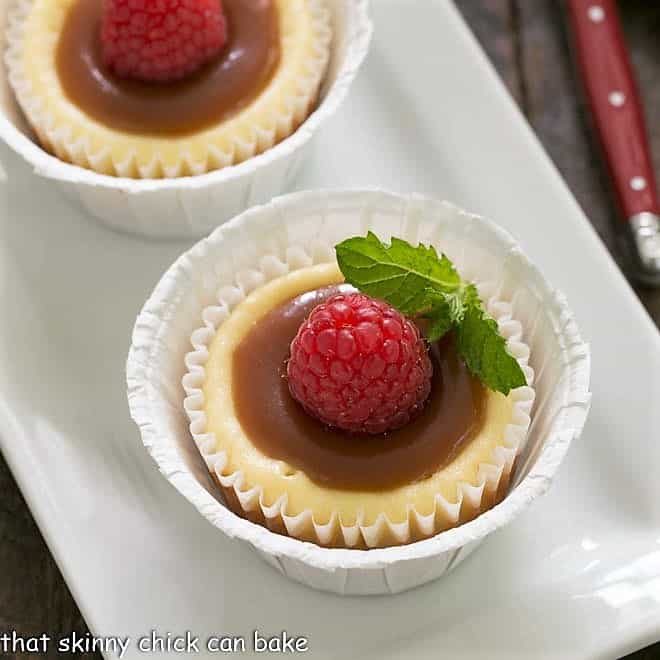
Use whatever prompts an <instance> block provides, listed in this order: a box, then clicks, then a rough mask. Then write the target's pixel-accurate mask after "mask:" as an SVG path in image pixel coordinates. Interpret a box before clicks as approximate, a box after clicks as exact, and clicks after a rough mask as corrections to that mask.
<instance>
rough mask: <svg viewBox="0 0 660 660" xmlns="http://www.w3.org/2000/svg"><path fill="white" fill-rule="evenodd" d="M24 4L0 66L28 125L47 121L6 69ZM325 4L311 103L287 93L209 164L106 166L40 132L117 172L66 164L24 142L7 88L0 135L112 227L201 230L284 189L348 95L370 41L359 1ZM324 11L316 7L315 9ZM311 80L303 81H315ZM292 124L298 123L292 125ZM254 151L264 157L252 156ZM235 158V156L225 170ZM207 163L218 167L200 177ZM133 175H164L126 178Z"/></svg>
mask: <svg viewBox="0 0 660 660" xmlns="http://www.w3.org/2000/svg"><path fill="white" fill-rule="evenodd" d="M317 1H318V0H312V2H317ZM8 4H9V3H8ZM30 4H31V0H16V4H13V5H10V6H11V7H13V10H12V11H13V12H14V16H13V19H12V21H11V23H10V25H9V26H8V28H7V32H6V34H5V35H4V37H5V40H8V41H9V46H10V47H9V49H8V51H7V61H8V62H7V63H8V64H9V65H10V66H11V68H12V70H14V76H13V80H12V82H13V83H14V84H15V86H16V87H17V88H18V90H19V95H20V96H21V97H22V98H21V101H22V104H23V106H24V107H26V108H28V114H34V115H35V116H34V117H33V124H35V125H39V126H45V127H48V126H50V124H49V122H48V118H44V117H40V118H39V119H38V120H37V119H36V117H37V115H39V103H38V102H37V101H35V100H34V99H31V97H30V90H29V88H28V86H26V85H25V83H24V82H21V80H20V79H19V78H20V76H17V75H16V73H15V69H16V67H15V66H13V65H12V63H15V56H16V52H17V49H18V48H19V44H20V40H21V26H22V16H24V14H25V11H27V9H28V8H29V6H30ZM327 7H328V8H329V9H330V10H331V14H332V16H331V19H332V30H333V37H332V45H331V55H330V62H329V65H328V67H327V72H326V76H325V79H324V82H323V85H322V88H321V93H320V99H319V104H318V107H317V108H316V110H314V112H312V113H311V115H309V117H308V118H307V119H305V117H307V114H308V111H309V103H310V99H309V94H302V91H301V94H300V95H299V96H298V97H296V98H295V99H291V101H292V102H291V103H290V104H289V106H288V109H287V113H286V114H287V116H282V117H279V118H278V119H277V121H275V122H274V124H273V125H272V126H269V127H266V128H267V129H268V130H261V129H260V130H258V131H257V130H255V131H254V132H253V134H252V136H253V139H251V140H247V141H245V140H243V141H241V143H240V144H235V145H233V146H234V148H232V149H231V150H229V151H230V152H231V153H230V152H225V151H220V150H217V149H216V150H214V149H210V150H209V153H208V154H207V155H208V159H207V160H204V159H202V161H203V162H202V161H200V160H199V159H196V160H195V159H192V158H188V159H185V158H184V159H183V161H182V162H181V163H180V164H179V165H180V166H177V167H175V168H163V167H162V164H160V163H159V161H158V159H154V160H152V161H151V162H149V163H142V164H138V163H136V162H135V159H134V158H130V157H129V158H127V159H125V161H122V162H115V163H114V164H110V163H106V162H105V161H106V160H107V154H105V153H100V152H94V153H92V152H91V151H90V143H89V142H87V141H85V140H73V141H72V139H71V136H70V135H69V134H68V132H67V131H66V130H60V129H59V128H57V129H55V128H54V129H53V130H52V131H48V130H41V131H40V137H41V138H42V139H43V141H44V143H45V144H47V145H50V147H51V148H52V150H53V151H54V152H55V153H57V154H59V155H60V156H62V157H63V158H64V159H68V160H79V161H80V162H88V163H91V164H95V165H96V166H100V164H102V163H105V165H106V166H107V167H108V169H114V171H116V172H117V173H118V174H119V175H120V176H110V175H108V174H99V173H97V172H94V171H91V170H88V169H85V168H84V167H79V166H77V165H72V164H69V163H67V162H64V160H60V159H59V158H57V157H55V156H52V155H50V154H49V153H48V152H47V151H45V150H44V149H42V148H41V147H40V146H39V145H38V144H37V143H36V142H35V141H33V140H31V139H30V136H31V132H30V131H29V130H26V129H25V125H24V122H23V121H21V120H20V118H18V119H17V117H20V113H19V112H17V107H16V102H15V99H14V98H13V96H12V95H11V94H5V95H4V96H3V98H2V99H1V100H2V107H1V108H0V109H1V111H2V113H1V114H2V116H0V137H1V138H2V139H4V140H5V142H6V143H7V144H8V145H9V146H10V147H11V148H12V149H14V150H15V151H16V152H17V153H18V154H19V155H21V156H23V157H24V158H25V159H26V160H27V161H28V162H29V163H30V164H31V165H32V166H33V167H34V170H35V172H36V173H37V174H39V175H41V176H44V177H47V178H49V179H52V180H54V181H56V182H57V183H58V184H59V185H60V187H62V188H63V189H64V191H65V192H66V193H67V194H69V195H70V196H71V197H73V199H74V200H75V201H77V202H79V203H80V204H82V206H83V207H84V208H85V210H87V211H88V212H89V213H91V214H92V215H93V216H95V217H97V218H99V219H100V220H102V221H103V222H105V223H106V224H108V225H110V226H112V227H113V228H115V229H119V230H122V231H127V232H131V233H136V234H141V235H145V236H152V237H166V238H167V237H170V238H176V237H179V238H187V237H191V236H201V235H204V234H206V233H208V231H209V230H210V229H212V228H214V227H216V226H217V225H219V224H221V223H222V222H224V221H226V220H227V219H229V218H231V217H233V216H234V215H236V214H237V213H240V212H241V211H243V210H244V209H246V208H248V207H249V206H252V205H254V204H257V203H262V202H265V201H267V200H269V199H270V198H271V197H273V196H274V195H277V194H279V193H281V192H282V191H283V190H284V189H285V188H286V187H287V186H289V185H290V184H291V182H292V180H293V178H294V177H295V175H296V174H297V172H298V169H299V167H300V164H301V161H302V158H303V157H304V155H305V152H306V149H305V147H306V146H307V145H308V143H309V140H310V138H311V137H312V135H313V134H314V133H315V132H316V130H317V129H318V127H319V126H320V125H321V124H322V122H323V121H325V120H326V119H327V118H328V117H329V116H331V115H332V114H333V113H334V112H335V111H336V110H337V108H338V107H339V105H340V103H341V101H342V100H343V99H344V97H345V96H346V93H347V91H348V88H349V86H350V84H351V82H352V80H353V78H354V77H355V75H356V73H357V71H358V69H359V67H360V65H361V63H362V61H363V59H364V57H365V55H366V52H367V50H368V45H369V41H370V37H371V31H372V26H371V22H370V20H369V17H368V13H367V0H332V2H329V3H327ZM5 11H7V9H6V8H5ZM322 14H323V12H322V11H321V7H320V6H319V12H318V15H319V16H321V15H322ZM4 18H5V20H6V18H7V17H6V16H5V17H4ZM320 64H323V63H320ZM324 68H325V67H324ZM2 76H3V77H4V80H2V81H0V84H2V85H3V86H4V85H6V82H7V66H5V67H3V68H2ZM312 77H313V76H310V79H309V85H311V86H317V81H314V80H312ZM303 91H304V90H303ZM308 91H309V90H308ZM300 122H303V123H302V124H301V125H299V126H298V124H300ZM296 126H298V128H297V129H296V130H295V131H294V132H293V133H292V134H291V135H290V136H289V137H287V138H285V139H283V140H281V141H278V140H280V139H281V137H282V135H284V134H286V133H287V132H290V130H291V129H292V128H295V127H296ZM272 145H274V146H272ZM260 151H261V152H262V153H259V154H258V155H254V154H256V153H258V152H260ZM234 160H242V161H243V162H239V163H238V164H236V165H228V166H227V163H231V162H233V161H234ZM110 165H112V167H110ZM209 165H213V166H215V167H220V166H223V165H225V166H224V167H222V169H217V170H214V171H210V172H208V173H204V174H203V173H200V172H202V171H203V170H204V169H206V168H208V166H209ZM181 174H190V175H191V176H180V175H181ZM121 175H125V176H121ZM138 175H140V176H165V177H169V178H159V179H133V178H129V177H134V176H138ZM173 177H178V178H173Z"/></svg>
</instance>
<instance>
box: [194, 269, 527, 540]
mask: <svg viewBox="0 0 660 660" xmlns="http://www.w3.org/2000/svg"><path fill="white" fill-rule="evenodd" d="M423 331H424V322H423V321H421V320H420V319H417V318H415V319H413V318H408V317H406V316H405V315H403V314H401V313H400V312H399V311H397V309H395V308H393V307H392V306H391V305H389V304H387V303H385V302H383V301H382V300H378V299H375V298H372V297H371V296H369V295H365V294H364V293H362V292H359V291H357V290H356V289H355V288H354V287H352V286H349V285H347V284H346V283H345V282H344V276H343V275H342V273H341V271H340V270H339V269H338V267H337V264H336V263H327V264H320V265H316V266H310V267H306V268H302V269H299V270H295V271H292V272H289V273H287V274H285V275H283V276H281V277H277V278H275V279H272V280H271V281H269V282H267V283H265V284H263V285H262V286H260V287H258V288H257V289H255V290H254V291H252V292H251V293H250V294H249V295H247V296H246V297H245V299H244V300H243V301H242V302H240V303H239V304H238V305H236V307H234V309H233V310H232V312H231V314H230V315H229V317H228V318H227V319H226V320H225V321H223V322H222V323H221V324H220V325H219V327H218V329H217V331H216V334H215V336H214V338H213V339H212V340H211V342H210V344H209V351H208V359H207V360H206V364H205V365H204V380H203V384H202V387H201V389H202V392H203V401H204V403H203V408H202V409H203V412H204V416H205V432H204V434H203V435H204V437H212V438H214V442H215V454H214V455H217V456H222V460H221V461H220V462H219V463H218V464H216V465H215V467H214V469H213V470H212V473H213V474H214V476H215V478H216V480H217V482H218V483H219V485H220V487H221V489H222V491H223V493H224V496H225V500H226V502H227V504H228V506H229V507H230V508H232V509H233V510H234V511H235V512H236V513H238V514H239V515H241V516H244V517H247V518H248V519H250V520H252V521H253V522H256V523H259V524H262V525H266V526H268V527H269V528H270V529H271V530H273V531H276V532H279V533H282V534H288V535H291V536H296V537H297V538H300V539H303V540H307V541H312V542H314V543H317V544H320V545H325V546H329V547H352V548H363V549H367V548H372V547H385V546H390V545H397V544H401V543H409V542H413V541H416V540H420V539H423V538H426V537H429V536H432V535H434V534H437V533H438V532H440V531H443V530H445V529H448V528H450V527H453V526H455V525H457V524H461V523H464V522H466V521H468V520H471V519H472V518H474V517H475V516H477V515H479V514H480V513H481V512H483V511H485V510H487V509H488V508H490V507H492V506H493V505H494V504H495V503H497V502H498V501H499V500H500V499H501V498H502V497H503V496H504V494H505V492H506V489H507V486H508V483H509V478H510V475H511V470H512V461H513V459H511V460H509V461H508V462H500V465H499V466H497V465H493V462H494V461H493V457H494V455H499V454H500V453H501V454H502V455H504V454H505V453H506V452H507V451H508V445H509V439H508V437H507V435H508V429H509V427H510V425H511V424H514V425H515V424H516V421H515V420H514V416H515V398H516V394H515V391H513V392H512V393H511V394H509V395H507V396H505V395H503V394H502V393H499V392H495V391H492V390H490V389H488V388H487V387H485V386H484V384H483V383H482V382H481V381H480V380H479V379H478V378H476V377H475V376H474V375H473V374H472V373H471V372H470V371H469V370H468V368H467V366H466V364H465V363H464V361H463V360H461V359H459V356H458V353H457V345H456V338H455V337H454V335H453V334H452V333H451V332H449V333H447V334H446V335H445V336H444V337H443V338H442V339H441V340H439V341H434V342H428V341H427V340H426V339H425V338H424V336H423ZM505 463H506V464H505Z"/></svg>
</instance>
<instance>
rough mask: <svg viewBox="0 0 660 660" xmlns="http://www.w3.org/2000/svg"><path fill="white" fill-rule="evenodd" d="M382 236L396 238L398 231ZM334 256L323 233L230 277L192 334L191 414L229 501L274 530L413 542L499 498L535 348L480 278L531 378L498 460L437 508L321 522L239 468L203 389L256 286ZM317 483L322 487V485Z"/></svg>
mask: <svg viewBox="0 0 660 660" xmlns="http://www.w3.org/2000/svg"><path fill="white" fill-rule="evenodd" d="M381 238H383V239H385V240H389V238H390V237H389V236H381ZM438 247H441V246H438ZM312 250H313V252H312ZM314 257H316V259H315V258H314ZM329 260H330V261H329ZM334 261H335V259H334V249H333V245H332V244H330V243H328V244H323V243H321V242H320V241H319V242H317V243H316V244H315V245H314V246H310V245H307V246H305V245H288V246H286V247H285V249H284V250H283V251H280V252H279V253H273V252H270V251H267V252H265V253H264V254H263V255H261V256H260V257H259V258H258V260H257V262H256V263H255V267H254V268H249V269H246V270H242V271H239V272H238V273H236V276H235V280H234V281H233V282H232V283H231V284H230V285H227V284H226V283H223V284H222V286H220V288H219V290H218V292H217V296H216V301H215V302H214V304H213V305H210V306H208V307H206V308H204V310H203V311H202V313H201V319H203V325H202V326H201V327H198V328H197V329H195V330H194V331H193V333H192V335H191V338H190V342H191V345H192V346H193V347H194V350H193V351H192V352H190V353H188V355H186V366H187V368H188V371H187V373H186V374H185V375H184V377H183V381H182V383H183V387H184V389H185V392H186V399H185V401H184V402H183V405H184V408H185V411H186V413H187V415H188V418H189V420H190V432H191V435H192V437H193V440H194V441H195V444H196V445H197V447H198V449H199V451H200V453H201V454H202V456H203V458H204V459H205V461H206V464H207V465H208V467H209V470H210V471H211V473H212V474H213V476H214V477H215V479H216V480H217V482H218V484H219V486H220V488H221V489H222V491H223V493H224V495H225V501H226V502H227V504H228V505H229V506H230V507H231V508H232V509H233V510H234V511H237V512H242V513H243V515H244V516H245V517H246V518H248V519H249V520H252V521H253V522H259V523H261V524H263V525H266V526H267V527H268V528H269V529H271V530H273V531H278V532H280V533H283V534H288V535H289V536H292V537H295V538H299V539H303V540H309V541H312V542H314V543H317V544H320V545H330V544H331V543H332V544H333V545H343V546H345V547H347V548H353V547H360V548H375V547H384V546H390V545H401V544H404V543H410V542H411V541H413V540H418V539H419V538H420V537H421V538H428V537H430V536H433V535H435V534H437V533H439V532H441V531H444V530H445V529H449V528H451V527H455V526H456V525H457V524H460V523H462V522H466V521H468V520H470V519H472V518H474V517H475V516H476V515H478V514H480V513H482V512H483V511H485V510H487V509H488V508H490V507H491V506H493V505H494V504H495V503H496V502H497V501H498V500H499V499H500V498H501V497H502V496H503V495H504V493H505V492H506V488H507V486H508V484H509V478H510V475H511V471H512V469H513V465H514V461H515V459H516V457H517V455H518V453H519V451H520V450H521V449H522V447H523V445H524V441H525V438H526V435H527V430H528V428H529V423H530V412H531V409H532V405H533V403H534V390H533V389H532V384H533V380H534V372H533V370H532V369H531V368H530V367H529V366H528V359H529V353H530V351H529V347H528V346H527V344H525V343H524V342H523V340H522V338H523V331H522V326H521V324H520V323H519V322H518V321H516V320H515V319H513V318H512V316H511V305H510V304H508V303H506V302H503V301H500V300H497V299H496V298H493V297H491V296H490V295H489V292H491V291H493V290H494V289H495V287H494V286H493V285H492V284H490V283H488V282H478V281H477V282H476V284H477V286H478V289H479V293H480V295H481V297H482V300H484V301H486V304H487V309H488V312H489V313H490V314H491V316H492V317H493V318H494V319H495V320H496V321H497V322H498V325H499V327H500V331H501V333H502V335H503V336H504V337H505V339H506V340H507V346H508V348H509V351H510V352H511V354H512V355H513V356H514V357H516V358H517V360H518V362H519V363H520V365H521V367H522V368H523V370H524V372H525V376H526V378H527V384H528V386H527V387H520V388H518V389H516V390H514V391H513V392H512V393H511V398H512V401H513V409H512V413H511V423H510V424H508V425H507V427H506V429H505V432H504V436H503V438H502V441H501V442H500V443H498V445H497V446H496V447H495V448H494V449H493V451H492V455H491V456H490V460H489V461H488V462H484V463H481V464H480V465H479V466H478V468H477V478H476V480H475V481H474V482H469V481H459V482H458V483H457V492H456V498H454V499H451V500H450V499H447V498H445V497H444V496H443V495H442V494H440V493H437V494H436V495H435V499H434V507H433V510H432V511H431V512H430V513H428V514H426V515H424V514H422V513H420V512H419V511H418V510H417V509H416V508H415V507H414V506H413V505H409V507H408V511H407V517H406V518H405V519H400V520H392V519H391V518H390V517H388V515H387V514H386V513H385V512H382V513H380V514H378V515H377V516H376V517H375V520H374V521H373V522H371V523H370V524H367V523H366V521H365V520H364V516H363V515H362V514H360V513H358V514H357V520H356V522H355V523H354V524H352V525H345V524H344V523H343V521H342V519H341V516H340V514H339V512H338V511H334V512H332V513H331V514H330V519H329V521H327V522H318V521H317V520H316V518H315V515H314V511H313V510H312V509H305V510H304V511H301V512H297V513H296V512H292V511H289V509H288V497H287V494H286V487H285V486H283V492H282V493H281V494H277V493H273V492H271V493H270V494H269V497H265V492H264V489H263V487H262V485H261V484H259V483H253V482H251V481H250V480H249V479H248V478H247V477H246V475H245V474H244V472H243V471H241V470H232V469H231V468H230V467H229V461H228V456H227V453H226V451H224V450H220V451H218V449H217V439H216V436H215V434H214V433H212V432H209V431H208V429H207V422H206V413H205V412H204V394H203V392H202V387H203V384H204V381H205V379H206V369H205V365H206V361H207V358H208V355H209V346H210V344H211V342H212V341H213V338H214V337H215V334H216V332H217V330H218V328H219V327H220V326H221V325H222V323H223V322H224V321H225V320H226V319H227V318H228V317H229V315H230V314H231V311H232V309H234V308H235V307H236V306H237V305H238V304H239V303H240V302H241V301H243V300H244V299H245V298H246V296H247V295H248V294H249V293H250V292H251V291H252V290H254V289H256V288H258V287H260V286H262V285H264V284H266V283H267V282H268V281H270V280H273V279H275V278H277V277H281V276H282V275H284V274H286V273H290V272H293V271H295V270H298V269H300V268H305V267H307V266H309V265H311V264H314V263H329V262H334ZM309 487H311V488H315V486H314V485H310V486H309ZM273 500H274V502H273ZM268 502H271V503H270V504H269V503H268Z"/></svg>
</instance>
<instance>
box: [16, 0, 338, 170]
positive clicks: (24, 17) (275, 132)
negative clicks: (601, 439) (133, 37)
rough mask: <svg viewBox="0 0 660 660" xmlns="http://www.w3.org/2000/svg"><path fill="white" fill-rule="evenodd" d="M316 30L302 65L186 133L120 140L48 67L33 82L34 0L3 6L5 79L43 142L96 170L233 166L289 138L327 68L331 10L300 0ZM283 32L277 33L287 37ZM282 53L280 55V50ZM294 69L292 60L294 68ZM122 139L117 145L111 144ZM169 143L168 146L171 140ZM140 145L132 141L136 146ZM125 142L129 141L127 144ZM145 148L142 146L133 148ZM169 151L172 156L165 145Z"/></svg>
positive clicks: (319, 0)
mask: <svg viewBox="0 0 660 660" xmlns="http://www.w3.org/2000/svg"><path fill="white" fill-rule="evenodd" d="M305 2H306V3H307V5H308V8H309V14H310V17H311V28H310V29H311V31H312V32H313V34H314V35H315V41H314V44H313V47H312V48H311V49H310V56H309V57H307V58H306V59H305V61H304V63H303V65H302V66H303V70H302V71H299V72H298V71H296V80H295V81H293V82H292V80H291V79H292V76H293V74H292V73H289V72H288V71H287V69H286V68H284V69H283V71H284V76H283V77H280V75H279V74H276V76H275V78H274V80H273V84H274V85H275V88H276V89H277V90H278V91H277V93H274V91H273V89H272V88H271V87H269V88H267V89H266V90H264V92H263V93H262V94H261V95H260V97H259V98H258V99H257V100H256V101H255V102H254V103H253V104H252V105H251V106H250V107H249V108H247V109H246V110H244V111H243V112H241V113H239V114H238V115H237V116H236V117H235V118H233V119H231V120H228V121H227V122H223V123H222V124H221V125H219V126H217V127H215V128H212V129H208V130H206V131H204V132H203V134H197V135H195V136H192V137H184V138H173V139H170V140H168V139H158V138H149V139H147V140H145V139H144V138H141V137H139V136H137V137H136V136H132V137H130V138H129V139H126V138H125V137H124V136H123V135H122V133H121V132H118V131H112V130H108V129H107V128H106V127H105V126H103V125H101V124H99V123H97V122H95V121H93V120H90V119H87V118H85V117H81V116H80V113H79V111H78V110H77V109H72V107H71V104H70V103H69V101H68V100H67V99H66V98H65V97H64V94H63V92H62V90H61V88H60V85H59V82H58V80H57V75H56V73H55V71H54V69H52V68H51V69H50V70H46V65H44V70H41V71H40V81H39V82H40V84H41V85H44V86H43V87H41V86H38V89H35V85H34V84H33V83H34V81H35V78H34V75H33V74H31V73H30V72H29V71H28V70H27V68H28V67H27V65H26V60H25V55H24V52H25V40H26V35H27V34H29V32H27V30H28V29H29V25H28V22H27V21H28V17H29V16H30V14H31V12H32V8H33V5H34V0H14V3H13V4H12V6H11V9H10V11H9V25H8V29H7V35H6V38H7V45H8V46H7V52H6V55H5V63H6V66H7V69H8V71H9V80H10V82H11V84H12V86H13V88H14V91H15V93H16V97H17V99H18V101H19V103H20V105H21V107H22V108H23V110H24V112H25V114H26V115H27V117H28V119H29V121H30V124H31V125H32V127H33V128H34V130H35V131H36V133H37V135H38V136H39V140H40V142H41V144H42V146H46V147H47V148H48V151H50V152H51V153H54V154H55V155H56V156H57V157H58V158H60V159H61V160H63V161H65V162H69V163H72V164H74V165H79V166H80V167H85V168H88V169H91V170H94V171H96V172H99V173H101V174H110V175H113V176H119V177H131V178H136V179H154V178H173V177H180V176H193V175H200V174H204V173H206V172H208V171H211V170H215V169H219V168H222V167H228V166H231V165H235V164H237V163H239V162H242V161H244V160H247V159H248V158H252V157H254V156H256V155H257V154H259V153H262V152H264V151H266V150H267V149H270V148H271V147H273V146H274V145H275V144H276V143H277V142H279V141H281V140H282V139H284V138H286V137H288V136H289V135H290V134H291V133H292V132H293V131H295V129H296V128H297V127H298V126H299V125H300V124H301V123H302V122H303V121H304V120H305V119H306V118H307V116H308V114H309V112H310V110H311V108H312V106H313V104H314V103H315V102H316V99H317V97H318V93H319V89H320V85H321V82H322V80H323V77H324V75H325V71H326V68H327V64H328V60H329V52H330V43H331V39H332V30H331V23H330V13H329V10H328V7H327V4H326V0H305ZM287 38H289V37H287V36H286V35H285V36H284V37H283V39H284V41H285V42H286V40H287ZM40 46H41V47H42V48H43V49H44V51H45V52H39V53H37V54H36V55H35V57H37V58H43V59H44V60H45V62H46V64H47V62H48V61H49V60H50V59H51V57H52V55H51V46H50V44H49V43H43V44H40ZM283 58H284V59H286V55H283ZM296 69H297V67H296ZM118 143H121V145H122V148H121V149H119V148H114V147H113V145H116V144H118ZM173 145H174V147H175V149H173V148H172V147H173ZM138 146H139V148H138ZM127 147H128V148H127ZM141 150H144V151H145V153H143V154H140V153H139V152H140V151H141ZM174 150H175V151H176V156H175V158H174V159H173V158H171V157H170V156H168V155H167V154H166V152H172V151H174Z"/></svg>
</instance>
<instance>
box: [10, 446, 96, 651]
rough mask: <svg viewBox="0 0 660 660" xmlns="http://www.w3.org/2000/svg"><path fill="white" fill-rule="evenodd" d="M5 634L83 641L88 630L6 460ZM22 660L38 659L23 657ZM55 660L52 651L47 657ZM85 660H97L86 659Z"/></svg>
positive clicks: (52, 647)
mask: <svg viewBox="0 0 660 660" xmlns="http://www.w3.org/2000/svg"><path fill="white" fill-rule="evenodd" d="M0 571H1V573H2V579H1V580H0V632H7V631H12V630H16V632H17V634H19V635H21V636H23V637H29V636H38V635H41V634H42V633H46V634H47V635H49V636H50V637H52V638H54V639H56V638H57V637H58V636H59V635H70V634H71V633H73V632H76V633H78V634H80V635H83V634H85V632H87V626H86V625H85V622H84V621H83V619H82V617H81V616H80V612H79V611H78V608H77V607H76V604H75V602H74V600H73V598H72V597H71V594H70V593H69V590H68V588H67V586H66V584H65V582H64V580H63V579H62V575H61V574H60V571H59V569H58V568H57V565H56V564H55V561H54V560H53V558H52V556H51V554H50V552H49V551H48V548H47V547H46V544H45V543H44V541H43V538H42V536H41V534H40V532H39V529H38V528H37V526H36V525H35V523H34V521H33V519H32V516H31V515H30V512H29V510H28V508H27V506H26V504H25V501H24V500H23V497H22V495H21V494H20V491H19V490H18V487H17V486H16V482H15V481H14V478H13V477H12V475H11V473H10V472H9V469H8V467H7V465H6V463H5V462H4V460H2V458H1V457H0ZM3 657H6V656H3ZM9 657H15V658H17V659H20V660H23V658H26V659H27V658H34V657H35V656H34V655H28V654H22V653H17V654H14V655H13V656H9ZM44 657H49V658H55V657H57V656H56V653H55V647H54V645H51V649H50V652H49V654H48V655H47V656H44ZM81 657H86V658H96V659H97V660H100V658H101V656H100V655H91V654H86V655H83V656H81Z"/></svg>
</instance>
